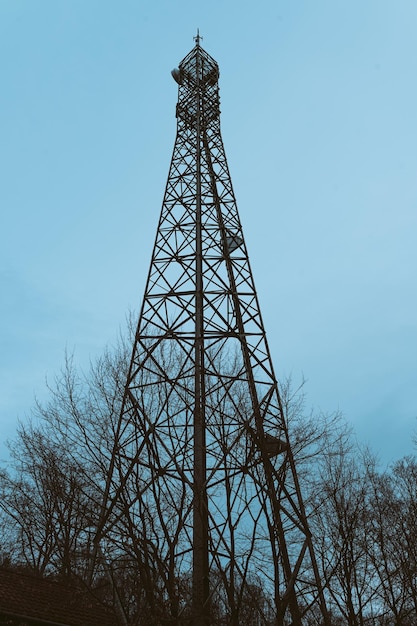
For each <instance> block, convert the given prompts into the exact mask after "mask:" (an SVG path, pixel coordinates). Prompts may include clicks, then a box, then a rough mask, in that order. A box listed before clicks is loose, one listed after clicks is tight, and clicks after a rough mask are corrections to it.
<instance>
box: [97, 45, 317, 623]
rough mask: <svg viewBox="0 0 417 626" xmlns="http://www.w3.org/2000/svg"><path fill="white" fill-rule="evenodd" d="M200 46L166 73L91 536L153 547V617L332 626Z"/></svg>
mask: <svg viewBox="0 0 417 626" xmlns="http://www.w3.org/2000/svg"><path fill="white" fill-rule="evenodd" d="M195 41H196V44H195V47H194V48H193V49H192V50H191V52H190V53H189V54H187V56H186V57H185V58H184V59H183V60H182V61H181V63H180V64H179V67H178V69H175V70H173V72H172V75H173V77H174V79H175V81H176V82H177V84H178V103H177V106H176V119H177V135H176V139H175V145H174V150H173V155H172V161H171V166H170V169H169V174H168V180H167V184H166V189H165V195H164V199H163V204H162V211H161V215H160V219H159V224H158V228H157V233H156V239H155V243H154V247H153V253H152V259H151V264H150V269H149V274H148V279H147V284H146V289H145V294H144V298H143V304H142V308H141V311H140V316H139V322H138V326H137V331H136V335H135V339H134V346H133V353H132V359H131V363H130V369H129V373H128V379H127V384H126V388H125V394H124V399H123V407H122V412H121V416H120V421H119V423H118V424H117V427H116V429H115V446H114V451H113V458H112V463H111V468H110V473H109V482H108V485H107V491H106V498H107V500H106V507H107V508H106V511H107V513H106V514H105V515H104V517H103V519H102V524H101V530H100V532H101V536H104V534H105V528H106V526H109V524H110V519H111V518H112V517H114V516H116V517H117V516H119V518H120V517H121V516H124V519H125V520H126V519H128V520H129V523H130V524H132V525H136V527H137V529H138V530H137V532H138V537H140V541H139V539H138V543H140V549H141V550H142V552H143V554H144V555H145V556H146V554H147V555H148V556H149V554H150V553H152V554H154V553H155V554H156V553H157V554H158V556H157V557H155V558H156V561H155V562H157V563H158V564H159V565H158V566H157V569H159V571H158V573H157V578H156V580H157V583H155V582H154V583H153V584H157V585H159V587H161V586H162V587H163V590H162V591H163V593H162V596H163V597H164V598H165V599H166V602H167V605H168V606H169V617H166V616H165V617H164V618H162V617H161V621H160V623H161V624H162V623H171V624H192V625H193V626H197V625H198V626H204V625H208V624H217V623H218V624H220V623H221V624H230V625H233V626H238V625H239V624H242V623H245V624H246V623H251V624H275V625H277V626H281V625H284V624H294V625H301V624H304V623H307V621H304V620H305V619H306V620H307V616H311V615H313V614H314V615H316V616H317V615H319V617H318V618H317V621H316V622H314V623H317V624H327V623H328V619H327V616H326V608H325V603H324V598H323V591H322V586H321V582H320V578H319V574H318V569H317V564H316V560H315V556H314V551H313V544H312V538H311V534H310V531H309V528H308V523H307V517H306V512H305V507H304V504H303V500H302V495H301V491H300V485H299V481H298V478H297V472H296V467H295V464H294V458H293V454H292V449H291V443H290V440H289V436H288V429H287V424H286V419H285V415H284V411H283V407H282V403H281V399H280V395H279V392H278V386H277V380H276V377H275V374H274V370H273V366H272V361H271V357H270V352H269V348H268V344H267V339H266V335H265V329H264V325H263V322H262V317H261V312H260V308H259V303H258V297H257V294H256V290H255V285H254V281H253V277H252V272H251V268H250V264H249V257H248V252H247V249H246V245H245V239H244V235H243V230H242V226H241V222H240V219H239V215H238V211H237V206H236V200H235V195H234V192H233V187H232V181H231V178H230V174H229V169H228V165H227V161H226V155H225V151H224V147H223V142H222V137H221V133H220V101H219V86H218V80H219V68H218V65H217V63H216V61H215V60H214V59H213V58H212V57H211V56H210V55H209V54H207V52H205V50H204V49H203V48H202V47H201V45H200V37H199V35H197V37H196V38H195ZM126 494H128V495H126ZM110 511H111V513H110ZM145 553H146V554H145ZM145 556H144V558H145ZM147 593H148V594H149V596H150V599H149V602H152V601H154V602H155V597H154V596H153V590H152V584H151V583H150V584H149V588H148V589H147ZM152 597H153V600H152ZM159 597H161V596H159ZM248 607H251V608H250V610H251V611H252V615H253V617H247V615H248V611H249V608H248ZM159 608H160V607H159ZM154 610H155V611H157V610H158V607H157V606H156V607H155V609H154ZM245 616H246V617H245ZM245 619H247V620H249V621H244V620H245ZM164 620H165V621H164ZM216 620H217V621H216ZM308 623H313V622H312V621H308Z"/></svg>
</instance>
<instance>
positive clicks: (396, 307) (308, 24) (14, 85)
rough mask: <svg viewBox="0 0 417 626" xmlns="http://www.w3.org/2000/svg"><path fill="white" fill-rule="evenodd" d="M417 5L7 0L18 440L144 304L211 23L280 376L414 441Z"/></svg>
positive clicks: (3, 404)
mask: <svg viewBox="0 0 417 626" xmlns="http://www.w3.org/2000/svg"><path fill="white" fill-rule="evenodd" d="M416 23H417V3H416V2H415V0H409V1H407V0H396V1H395V2H394V0H393V1H387V0H350V1H343V0H327V1H325V0H315V1H314V2H313V0H296V1H294V0H275V1H269V0H268V1H260V2H257V3H253V2H245V1H242V0H241V1H239V2H238V1H237V0H231V1H227V0H225V1H223V2H219V1H218V0H213V1H212V2H210V3H207V2H205V3H199V2H195V1H193V2H191V1H184V0H178V1H176V2H174V1H171V2H169V1H168V0H164V1H159V2H158V1H155V0H154V1H152V2H150V1H148V0H147V1H142V2H140V1H139V0H136V1H133V0H122V1H120V2H114V1H108V0H59V1H57V0H38V1H37V2H35V1H34V0H2V1H1V2H0V74H1V82H2V85H1V96H0V120H1V122H0V123H1V136H0V172H1V184H0V220H1V222H0V237H1V246H0V281H1V308H0V315H1V324H0V424H1V432H2V440H4V439H6V438H10V437H13V433H14V431H15V428H16V424H17V420H18V418H20V419H24V418H25V416H26V415H27V414H28V413H29V410H30V407H31V406H32V405H33V400H34V396H35V394H36V395H37V396H38V397H39V398H41V399H42V398H44V397H45V396H46V392H45V378H46V377H48V378H49V379H51V378H53V376H54V375H55V374H56V373H57V372H58V371H59V369H60V367H61V365H62V363H63V357H64V350H65V349H66V348H67V349H69V350H70V351H72V350H74V351H75V357H76V360H77V362H78V363H79V365H80V367H83V368H85V369H87V368H88V364H89V360H90V359H94V357H95V356H97V355H98V354H100V352H101V351H102V349H103V347H104V346H105V345H106V344H107V343H109V342H110V343H111V342H112V341H114V339H115V338H116V336H117V334H118V331H119V328H120V327H123V325H124V321H125V317H126V314H127V312H128V310H129V309H134V310H137V309H138V308H139V305H140V302H141V298H142V294H143V289H144V284H145V278H146V274H147V271H148V265H149V261H150V256H151V252H152V244H153V239H154V235H155V229H156V226H157V220H158V217H159V211H160V206H161V202H162V197H163V192H164V186H165V182H166V177H167V174H168V167H169V161H170V158H171V153H172V148H173V144H174V139H175V103H176V98H177V88H176V84H175V82H174V81H173V80H172V78H171V76H170V70H171V69H172V68H173V67H175V66H177V65H178V63H179V61H180V60H181V59H182V58H183V57H184V56H185V55H186V54H187V53H188V51H189V50H190V49H191V48H192V47H193V45H194V42H193V35H195V32H196V29H197V27H199V28H200V32H201V34H202V35H203V37H204V39H203V42H202V45H203V47H204V48H205V49H206V50H207V51H208V52H209V53H210V54H211V55H212V56H213V57H214V58H215V59H216V60H217V61H218V63H219V65H220V89H221V109H222V134H223V139H224V142H225V147H226V153H227V156H228V162H229V167H230V170H231V174H232V179H233V184H234V188H235V193H236V196H237V200H238V206H239V212H240V216H241V219H242V222H243V227H244V231H245V236H246V240H247V245H248V249H249V254H250V258H251V264H252V268H253V272H254V276H255V282H256V285H257V290H258V294H259V299H260V303H261V308H262V314H263V317H264V322H265V325H266V328H267V333H268V339H269V343H270V348H271V351H272V355H273V359H274V364H275V368H276V370H277V373H278V375H279V376H280V377H281V376H285V375H288V374H290V373H292V375H293V377H294V378H295V380H299V379H300V378H301V377H302V376H303V375H304V376H305V378H306V379H307V385H306V391H307V404H308V405H312V406H314V407H315V408H316V409H317V410H323V411H332V410H335V409H341V410H342V411H343V413H344V414H345V416H346V419H347V420H348V422H349V423H351V424H352V425H353V427H354V428H355V431H356V434H357V437H358V439H359V441H361V442H363V443H369V444H370V446H371V448H372V449H373V450H374V451H375V452H377V453H379V454H380V457H381V459H382V461H383V462H384V463H389V462H391V461H393V460H395V459H397V458H399V457H401V456H402V455H404V454H408V453H411V452H412V451H413V450H415V448H414V447H413V444H412V435H413V433H415V432H416V429H417V420H416V417H417V398H416V392H415V390H416V388H417V384H416V383H417V316H416V311H417V294H416V268H417V246H416V244H415V239H416V232H417V177H416V169H417V155H416V146H417V116H416V111H417V82H416V75H417V39H416V37H415V28H416ZM3 450H4V448H1V449H0V455H3V456H4V454H5V452H3Z"/></svg>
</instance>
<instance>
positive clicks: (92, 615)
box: [0, 568, 117, 626]
mask: <svg viewBox="0 0 417 626" xmlns="http://www.w3.org/2000/svg"><path fill="white" fill-rule="evenodd" d="M6 616H7V617H14V618H20V619H25V621H29V620H32V621H33V620H36V621H37V623H39V624H43V623H45V624H54V625H55V626H58V625H59V626H115V624H116V623H117V622H116V618H115V615H114V613H113V612H112V610H111V609H109V608H107V607H105V606H103V605H102V604H101V603H100V602H99V601H98V600H97V599H96V598H95V597H94V596H93V595H92V593H91V592H90V591H88V590H87V589H76V588H74V587H69V586H67V585H64V584H63V583H58V582H56V581H52V580H49V579H45V578H38V577H35V576H32V575H28V574H22V573H20V572H16V571H12V570H7V569H1V568H0V617H6Z"/></svg>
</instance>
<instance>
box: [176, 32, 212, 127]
mask: <svg viewBox="0 0 417 626" xmlns="http://www.w3.org/2000/svg"><path fill="white" fill-rule="evenodd" d="M200 39H201V37H200V34H199V32H198V31H197V36H196V37H195V41H196V45H195V46H194V48H193V49H192V50H191V51H190V52H189V53H188V54H187V56H186V57H184V59H183V60H182V61H181V62H180V64H179V66H178V68H175V69H174V70H172V72H171V73H172V76H173V78H174V80H175V81H176V82H177V83H178V85H179V90H178V104H177V119H178V123H179V124H180V123H185V125H186V127H188V128H196V127H197V125H199V126H200V128H202V129H203V128H206V129H208V128H209V126H211V125H212V123H213V122H215V121H218V120H219V116H220V104H219V88H218V80H219V75H220V72H219V66H218V65H217V63H216V61H215V60H214V59H213V57H211V56H210V55H209V54H208V53H207V52H206V51H205V50H204V49H203V48H202V47H201V46H200Z"/></svg>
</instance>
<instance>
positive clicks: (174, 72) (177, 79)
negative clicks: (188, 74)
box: [171, 67, 182, 85]
mask: <svg viewBox="0 0 417 626" xmlns="http://www.w3.org/2000/svg"><path fill="white" fill-rule="evenodd" d="M171 75H172V78H173V79H174V80H175V82H176V83H178V84H179V85H181V84H182V74H181V70H179V69H178V67H176V68H174V69H173V70H172V72H171Z"/></svg>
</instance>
